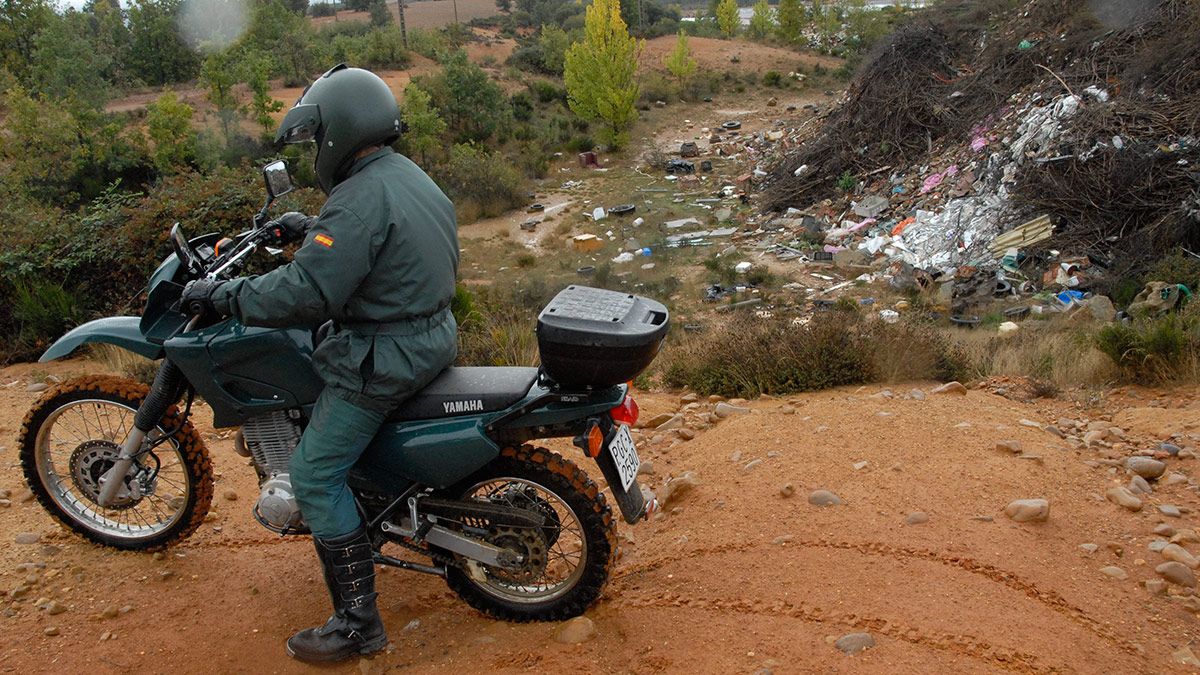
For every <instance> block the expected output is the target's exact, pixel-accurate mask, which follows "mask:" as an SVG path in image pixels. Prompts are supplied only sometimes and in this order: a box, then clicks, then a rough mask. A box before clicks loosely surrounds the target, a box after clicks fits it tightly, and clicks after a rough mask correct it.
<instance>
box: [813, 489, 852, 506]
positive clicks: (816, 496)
mask: <svg viewBox="0 0 1200 675" xmlns="http://www.w3.org/2000/svg"><path fill="white" fill-rule="evenodd" d="M808 503H809V504H812V505H813V506H841V505H842V504H844V503H845V502H843V501H842V498H841V497H839V496H837V495H835V494H833V493H832V492H830V491H829V490H813V491H812V493H811V494H809V495H808Z"/></svg>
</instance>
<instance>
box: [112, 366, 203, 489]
mask: <svg viewBox="0 0 1200 675" xmlns="http://www.w3.org/2000/svg"><path fill="white" fill-rule="evenodd" d="M185 384H187V382H186V380H185V379H184V377H183V371H182V370H180V369H179V366H177V365H175V364H174V363H172V362H171V361H170V360H168V359H163V362H162V365H160V366H159V367H158V374H157V375H155V376H154V384H153V385H152V386H151V387H150V393H149V394H147V395H146V399H145V400H144V401H142V404H141V405H140V406H138V410H137V413H136V414H135V415H134V417H133V430H132V431H130V432H129V436H127V437H126V438H125V443H124V445H122V446H121V454H120V455H118V456H117V460H116V462H115V463H113V465H112V468H111V469H109V470H108V471H106V472H104V475H103V476H101V477H100V494H99V496H98V497H97V500H96V501H97V502H99V504H100V506H101V507H107V506H108V505H109V504H111V503H113V501H114V500H115V499H116V497H117V495H118V493H119V492H120V490H121V487H123V486H124V485H125V477H126V476H127V475H128V474H129V469H130V467H132V466H133V461H134V459H136V458H137V457H138V456H139V455H141V454H142V453H143V452H145V450H146V449H147V448H146V445H147V437H148V435H149V434H150V431H151V430H152V429H154V428H155V427H157V426H158V423H159V421H160V420H162V418H163V415H165V414H167V408H170V407H171V404H172V403H174V402H175V401H178V400H179V396H180V395H181V394H182V393H183V387H184V385H185Z"/></svg>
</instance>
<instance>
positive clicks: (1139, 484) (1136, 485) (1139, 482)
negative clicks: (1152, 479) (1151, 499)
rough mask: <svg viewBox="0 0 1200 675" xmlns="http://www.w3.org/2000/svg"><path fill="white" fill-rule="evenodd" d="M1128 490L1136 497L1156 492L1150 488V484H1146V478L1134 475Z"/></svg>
mask: <svg viewBox="0 0 1200 675" xmlns="http://www.w3.org/2000/svg"><path fill="white" fill-rule="evenodd" d="M1126 489H1128V490H1129V491H1130V492H1132V493H1133V494H1135V495H1148V494H1150V493H1151V492H1153V491H1154V490H1153V488H1151V487H1150V483H1148V482H1146V479H1145V478H1142V477H1141V476H1138V475H1134V476H1133V477H1132V478H1130V479H1129V487H1128V488H1126Z"/></svg>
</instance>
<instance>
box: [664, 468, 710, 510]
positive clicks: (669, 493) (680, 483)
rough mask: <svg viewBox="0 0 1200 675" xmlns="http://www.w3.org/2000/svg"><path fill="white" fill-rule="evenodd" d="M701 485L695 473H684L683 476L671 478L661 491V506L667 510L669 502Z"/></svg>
mask: <svg viewBox="0 0 1200 675" xmlns="http://www.w3.org/2000/svg"><path fill="white" fill-rule="evenodd" d="M699 484H700V479H699V478H697V477H696V472H695V471H684V472H683V473H682V474H680V475H678V476H675V477H674V478H671V479H670V480H668V481H667V482H666V483H664V484H663V486H662V489H661V490H659V494H658V503H659V506H660V507H663V508H665V507H666V506H667V503H668V502H671V501H672V500H675V499H677V498H678V497H679V496H680V495H682V494H684V493H686V492H688V491H690V490H692V489H693V488H695V487H696V486H697V485H699Z"/></svg>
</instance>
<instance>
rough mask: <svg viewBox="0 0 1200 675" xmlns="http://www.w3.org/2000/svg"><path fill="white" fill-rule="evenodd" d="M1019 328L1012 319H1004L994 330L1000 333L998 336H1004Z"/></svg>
mask: <svg viewBox="0 0 1200 675" xmlns="http://www.w3.org/2000/svg"><path fill="white" fill-rule="evenodd" d="M1019 330H1021V326H1020V325H1019V324H1016V323H1013V322H1012V321H1005V322H1004V323H1002V324H1000V327H999V328H997V329H996V332H997V333H999V334H1000V337H1004V336H1006V335H1012V334H1013V333H1016V332H1017V331H1019Z"/></svg>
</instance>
